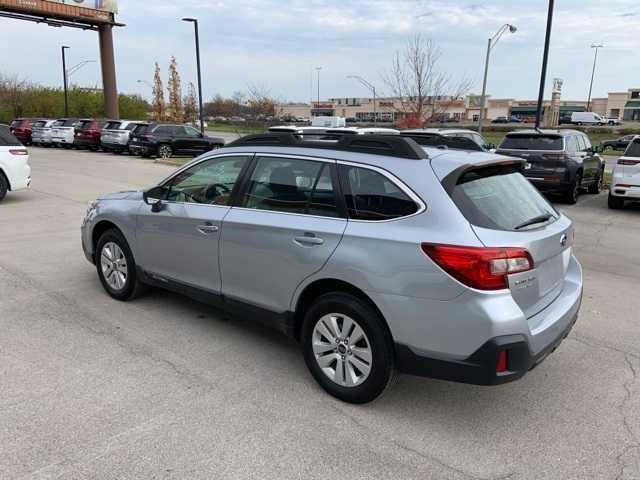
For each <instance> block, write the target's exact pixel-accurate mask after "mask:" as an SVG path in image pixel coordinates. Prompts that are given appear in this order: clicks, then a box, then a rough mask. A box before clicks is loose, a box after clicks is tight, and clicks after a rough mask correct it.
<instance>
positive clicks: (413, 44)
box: [383, 33, 472, 127]
mask: <svg viewBox="0 0 640 480" xmlns="http://www.w3.org/2000/svg"><path fill="white" fill-rule="evenodd" d="M441 57H442V50H441V49H440V48H439V47H438V46H437V45H436V44H435V43H434V42H433V40H431V39H429V38H424V37H423V36H422V35H421V34H419V33H418V34H416V35H414V36H413V37H411V38H409V40H408V41H407V45H406V47H405V49H404V50H403V51H396V53H395V55H394V57H393V62H392V65H391V69H390V70H389V71H388V72H386V73H385V74H384V75H383V81H384V83H385V84H386V85H387V87H388V88H389V89H390V90H391V93H392V95H393V96H394V97H396V98H397V99H398V107H396V108H397V109H398V111H400V112H401V113H402V115H403V116H404V118H405V123H407V125H406V126H407V127H421V126H423V125H424V124H425V123H426V122H427V121H429V120H431V119H433V118H436V117H438V116H442V115H443V114H444V113H445V112H446V110H447V109H448V108H449V106H450V105H451V103H452V102H453V101H455V100H459V99H460V98H462V97H464V95H466V94H467V93H468V92H469V90H470V88H471V86H472V81H471V80H470V79H469V78H467V77H464V78H462V79H461V80H460V81H459V82H454V81H453V80H452V78H451V75H449V74H448V73H446V72H443V71H441V70H440V69H439V62H440V59H441Z"/></svg>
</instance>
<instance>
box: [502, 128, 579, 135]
mask: <svg viewBox="0 0 640 480" xmlns="http://www.w3.org/2000/svg"><path fill="white" fill-rule="evenodd" d="M575 134H580V135H584V132H581V131H580V130H571V129H568V128H563V129H559V128H558V129H551V128H545V129H539V130H535V129H533V128H529V129H523V130H514V131H513V132H509V133H507V135H561V136H567V135H575Z"/></svg>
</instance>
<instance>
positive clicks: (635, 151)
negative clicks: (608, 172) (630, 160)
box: [624, 138, 640, 158]
mask: <svg viewBox="0 0 640 480" xmlns="http://www.w3.org/2000/svg"><path fill="white" fill-rule="evenodd" d="M624 156H625V157H638V158H640V138H636V139H635V140H634V141H633V142H631V143H630V144H629V146H628V147H627V151H626V152H624Z"/></svg>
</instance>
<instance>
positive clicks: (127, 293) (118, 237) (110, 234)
mask: <svg viewBox="0 0 640 480" xmlns="http://www.w3.org/2000/svg"><path fill="white" fill-rule="evenodd" d="M107 243H115V244H116V245H117V246H118V247H119V248H120V250H122V253H123V254H124V256H125V259H126V262H127V271H128V273H127V278H126V280H125V283H124V287H122V288H121V289H114V288H113V287H112V286H111V285H109V283H108V282H107V279H106V278H105V276H104V272H103V270H102V263H101V255H102V250H103V248H104V246H105V245H106V244H107ZM95 257H96V269H97V271H98V278H100V283H102V286H103V288H104V289H105V291H106V292H107V293H108V294H109V296H111V297H112V298H115V299H116V300H120V301H123V302H124V301H127V300H133V299H134V298H136V297H138V296H139V295H140V294H141V293H142V292H143V291H144V288H145V287H144V285H143V284H142V283H141V282H140V281H139V280H138V272H137V270H136V262H135V259H134V258H133V254H132V253H131V249H130V248H129V244H128V243H127V240H126V239H125V238H124V235H122V232H120V230H117V229H115V228H112V229H110V230H107V231H106V232H104V233H103V234H102V235H101V236H100V238H99V239H98V243H97V245H96V253H95Z"/></svg>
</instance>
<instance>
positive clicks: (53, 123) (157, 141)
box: [10, 118, 224, 158]
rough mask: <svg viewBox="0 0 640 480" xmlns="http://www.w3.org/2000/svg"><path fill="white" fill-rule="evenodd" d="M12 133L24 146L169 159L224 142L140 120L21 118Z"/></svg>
mask: <svg viewBox="0 0 640 480" xmlns="http://www.w3.org/2000/svg"><path fill="white" fill-rule="evenodd" d="M10 132H11V133H12V134H14V135H15V136H16V137H17V138H18V140H19V141H20V142H21V143H22V144H24V145H38V146H43V147H61V148H81V149H87V150H91V151H98V150H102V151H104V152H112V153H116V154H118V153H131V154H137V155H142V156H144V157H151V156H158V157H163V158H169V157H171V156H173V155H194V156H195V155H199V154H201V153H204V152H208V151H209V150H213V149H215V148H220V147H222V146H223V145H224V140H223V139H221V138H216V137H209V136H207V135H203V134H201V133H200V131H199V130H197V129H195V128H193V127H192V126H189V125H180V124H160V123H149V122H142V121H137V120H100V119H76V118H61V119H58V120H48V119H28V118H19V119H16V120H14V121H13V122H11V126H10Z"/></svg>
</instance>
